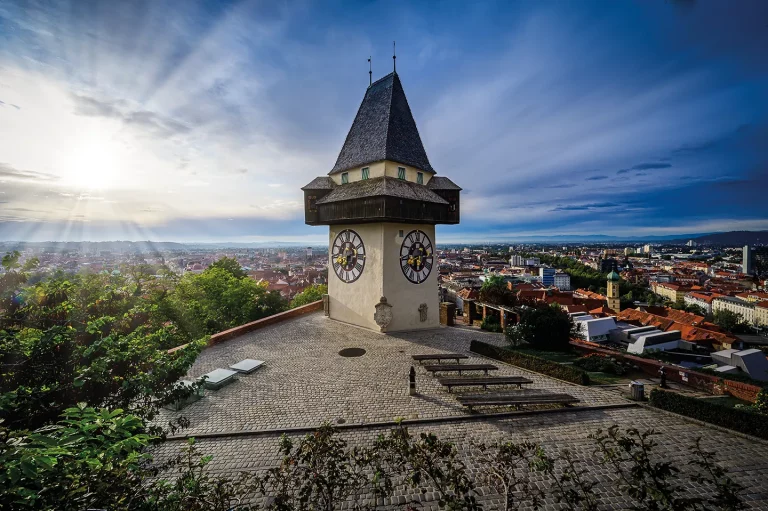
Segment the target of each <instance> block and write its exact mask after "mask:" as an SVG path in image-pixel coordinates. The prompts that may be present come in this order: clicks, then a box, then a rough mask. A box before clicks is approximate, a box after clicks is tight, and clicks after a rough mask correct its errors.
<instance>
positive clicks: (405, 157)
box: [329, 73, 435, 174]
mask: <svg viewBox="0 0 768 511" xmlns="http://www.w3.org/2000/svg"><path fill="white" fill-rule="evenodd" d="M381 160H391V161H395V162H398V163H403V164H405V165H410V166H411V167H416V168H417V169H420V170H423V171H426V172H432V173H434V172H435V169H433V168H432V165H430V164H429V158H427V152H426V151H425V150H424V146H423V145H422V143H421V137H419V130H418V129H416V121H414V120H413V115H412V114H411V109H410V107H408V100H407V99H406V98H405V91H404V90H403V86H402V84H401V83H400V78H398V77H397V73H391V74H388V75H387V76H385V77H384V78H382V79H380V80H377V81H376V82H374V83H373V84H372V85H371V86H370V87H368V90H367V91H366V93H365V97H364V98H363V102H362V103H361V104H360V109H359V110H358V111H357V116H356V117H355V121H354V122H353V123H352V127H351V128H350V129H349V133H348V134H347V139H346V140H345V141H344V147H342V148H341V152H340V153H339V158H338V159H337V160H336V165H334V166H333V170H331V171H330V172H329V174H335V173H337V172H342V171H344V170H349V169H351V168H354V167H360V166H362V165H365V164H368V163H373V162H376V161H381Z"/></svg>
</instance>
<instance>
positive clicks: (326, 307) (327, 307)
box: [323, 294, 331, 316]
mask: <svg viewBox="0 0 768 511" xmlns="http://www.w3.org/2000/svg"><path fill="white" fill-rule="evenodd" d="M323 312H324V313H325V315H326V316H330V315H331V299H330V298H329V297H328V295H327V294H326V295H323Z"/></svg>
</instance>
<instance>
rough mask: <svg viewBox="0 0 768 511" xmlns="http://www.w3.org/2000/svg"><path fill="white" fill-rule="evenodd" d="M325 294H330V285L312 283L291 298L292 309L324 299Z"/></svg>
mask: <svg viewBox="0 0 768 511" xmlns="http://www.w3.org/2000/svg"><path fill="white" fill-rule="evenodd" d="M325 294H328V286H326V285H325V284H312V285H311V286H309V287H308V288H306V289H305V290H304V291H302V292H301V293H299V294H297V295H296V296H294V297H293V300H291V309H294V308H296V307H301V306H302V305H307V304H308V303H312V302H316V301H318V300H322V299H323V295H325Z"/></svg>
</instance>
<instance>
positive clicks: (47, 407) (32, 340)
mask: <svg viewBox="0 0 768 511" xmlns="http://www.w3.org/2000/svg"><path fill="white" fill-rule="evenodd" d="M134 291H135V289H134V288H133V287H132V286H131V285H129V284H128V282H127V280H126V278H125V277H123V276H112V275H87V276H77V275H73V276H64V275H59V276H56V277H54V278H52V279H49V280H47V281H43V282H40V283H38V284H36V285H34V286H32V287H30V288H27V289H25V290H24V291H23V292H22V293H21V295H20V296H21V297H22V304H21V306H20V308H19V309H18V310H17V311H16V312H15V314H13V315H5V316H3V317H2V319H0V374H2V375H3V376H2V379H0V418H4V419H5V421H6V424H7V425H8V426H10V427H13V428H19V429H35V428H39V427H42V426H44V425H46V424H50V423H52V422H54V421H56V420H57V419H58V418H59V416H60V415H61V414H62V413H64V411H65V410H66V409H68V408H71V407H73V406H76V405H77V403H81V402H84V403H87V404H88V405H89V406H93V407H105V408H110V409H114V408H122V409H130V410H132V411H134V410H135V411H134V413H136V414H139V415H142V416H146V417H147V418H151V417H152V416H153V415H154V413H155V412H156V410H157V408H158V407H159V406H161V405H162V404H164V403H166V402H170V401H171V400H173V398H174V397H175V396H174V394H175V392H176V391H175V390H174V389H173V388H172V385H173V383H174V382H175V381H176V380H178V379H179V378H180V377H181V376H183V375H184V374H186V372H187V369H188V368H189V367H190V366H191V364H192V363H193V362H194V360H195V358H196V356H197V354H198V353H199V351H200V349H201V348H202V346H203V344H204V339H198V340H195V339H194V338H191V337H190V335H189V333H187V332H185V331H184V330H183V329H182V328H179V326H178V325H176V324H175V323H173V322H171V321H168V318H167V317H165V316H164V315H163V314H161V313H160V312H159V307H158V306H157V305H156V304H155V303H154V302H155V297H153V296H146V297H144V296H137V295H136V294H135V292H134ZM181 344H187V346H186V347H185V348H184V349H180V350H177V351H175V352H174V353H168V348H171V347H174V346H178V345H181Z"/></svg>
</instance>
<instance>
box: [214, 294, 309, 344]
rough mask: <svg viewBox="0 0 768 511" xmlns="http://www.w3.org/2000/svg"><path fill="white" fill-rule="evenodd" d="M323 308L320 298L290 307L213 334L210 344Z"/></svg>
mask: <svg viewBox="0 0 768 511" xmlns="http://www.w3.org/2000/svg"><path fill="white" fill-rule="evenodd" d="M322 308H323V301H322V300H318V301H316V302H312V303H308V304H307V305H302V306H301V307H296V308H295V309H290V310H287V311H285V312H281V313H279V314H273V315H272V316H267V317H266V318H261V319H258V320H256V321H251V322H250V323H246V324H244V325H240V326H236V327H235V328H230V329H229V330H224V331H223V332H219V333H218V334H213V335H212V336H211V338H210V339H209V340H208V345H209V346H212V345H214V344H219V343H220V342H223V341H227V340H229V339H233V338H235V337H238V336H241V335H243V334H245V333H248V332H253V331H254V330H258V329H259V328H264V327H265V326H267V325H273V324H275V323H279V322H280V321H285V320H286V319H290V318H295V317H297V316H301V315H302V314H307V313H309V312H314V311H318V310H321V309H322Z"/></svg>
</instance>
